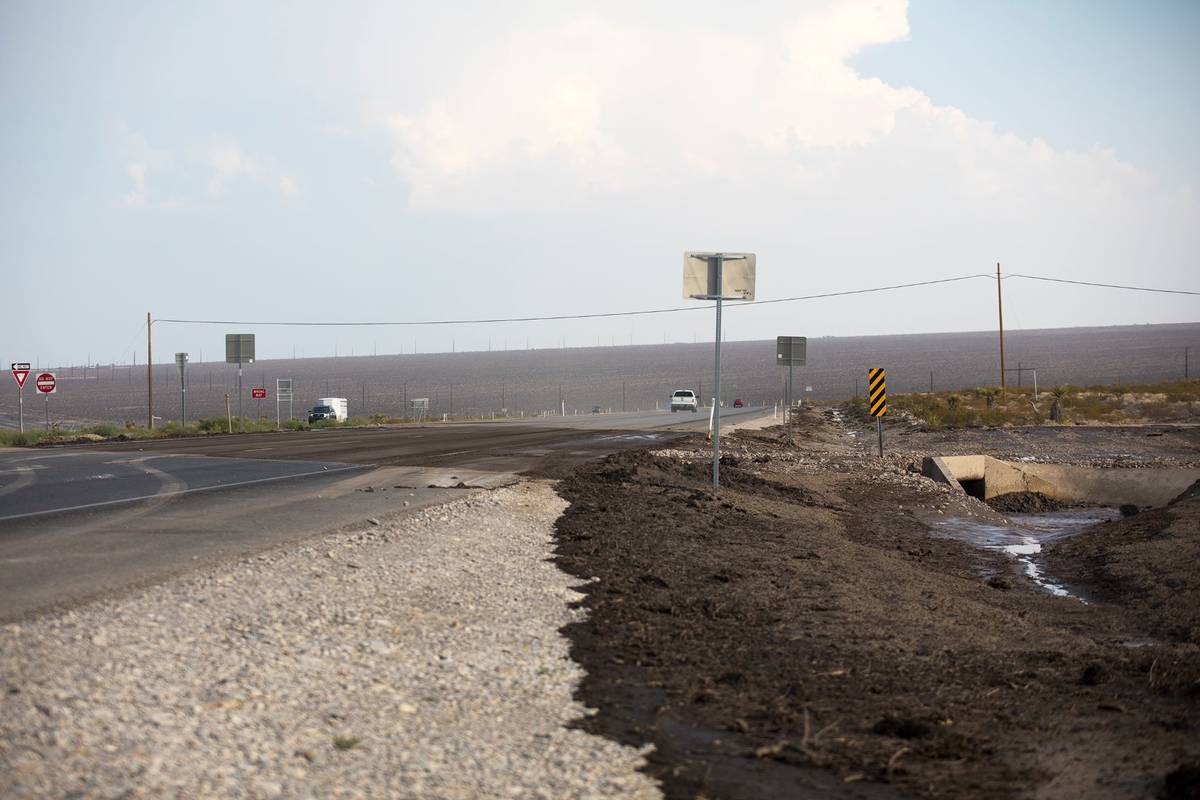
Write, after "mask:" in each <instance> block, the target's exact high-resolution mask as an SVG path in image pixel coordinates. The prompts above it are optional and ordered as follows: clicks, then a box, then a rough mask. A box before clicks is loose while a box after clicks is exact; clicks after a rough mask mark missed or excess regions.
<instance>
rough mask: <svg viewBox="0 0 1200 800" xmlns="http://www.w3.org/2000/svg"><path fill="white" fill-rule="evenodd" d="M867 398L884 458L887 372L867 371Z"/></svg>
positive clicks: (880, 453) (877, 368) (881, 370)
mask: <svg viewBox="0 0 1200 800" xmlns="http://www.w3.org/2000/svg"><path fill="white" fill-rule="evenodd" d="M867 398H868V401H867V403H868V408H870V410H871V416H872V417H874V418H875V430H876V432H877V433H878V434H879V457H880V458H883V415H884V414H886V413H887V372H886V371H884V370H883V369H881V368H879V367H872V368H871V369H869V370H867Z"/></svg>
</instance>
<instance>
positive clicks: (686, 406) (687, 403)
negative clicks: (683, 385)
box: [671, 389, 699, 414]
mask: <svg viewBox="0 0 1200 800" xmlns="http://www.w3.org/2000/svg"><path fill="white" fill-rule="evenodd" d="M698 410H699V403H698V402H697V400H696V393H695V392H693V391H692V390H691V389H676V390H675V391H674V392H673V393H672V394H671V413H675V412H676V411H691V412H692V413H693V414H694V413H696V411H698Z"/></svg>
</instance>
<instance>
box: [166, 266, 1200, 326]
mask: <svg viewBox="0 0 1200 800" xmlns="http://www.w3.org/2000/svg"><path fill="white" fill-rule="evenodd" d="M975 278H986V279H988V280H995V279H996V276H995V275H990V274H986V273H972V274H969V275H958V276H955V277H952V278H937V279H934V280H928V281H914V282H912V283H895V284H889V285H887V286H872V287H869V288H866V289H845V290H841V291H836V292H820V293H817V294H804V295H796V296H794V297H779V298H774V299H771V300H748V301H739V302H736V303H734V304H732V305H730V306H729V308H730V309H735V308H739V307H743V306H763V305H773V304H776V303H795V302H799V301H802V300H821V299H825V298H830V297H848V296H851V295H862V294H873V293H876V292H890V291H895V290H898V289H913V288H917V287H921V286H934V285H937V284H945V283H956V282H959V281H967V280H973V279H975ZM1008 278H1027V279H1029V280H1035V281H1049V282H1052V283H1064V284H1073V285H1076V286H1094V287H1101V288H1106V289H1126V290H1130V291H1137V292H1155V293H1159V294H1178V295H1189V296H1200V292H1198V291H1187V290H1184V289H1158V288H1149V287H1145V286H1128V285H1123V284H1116V283H1098V282H1095V281H1079V280H1070V279H1067V278H1051V277H1047V276H1043V275H1027V274H1023V273H1017V272H1010V273H1008V274H1006V275H1003V276H1002V279H1008ZM706 308H709V306H708V305H692V306H674V307H671V308H651V309H642V310H639V311H602V312H595V313H591V314H546V315H540V316H527V317H482V318H477V319H435V320H367V321H362V322H329V321H292V320H227V319H174V318H160V319H155V320H153V322H155V323H158V322H164V323H174V324H182V325H260V326H274V327H312V328H330V327H340V328H369V327H394V326H408V327H419V326H425V325H492V324H502V323H511V322H555V321H563V320H573V319H604V318H614V317H639V316H650V315H654V314H677V313H680V312H686V311H701V310H704V309H706Z"/></svg>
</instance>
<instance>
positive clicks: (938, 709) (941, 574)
mask: <svg viewBox="0 0 1200 800" xmlns="http://www.w3.org/2000/svg"><path fill="white" fill-rule="evenodd" d="M850 432H851V431H850V430H849V429H847V428H845V427H843V426H841V424H840V423H839V422H838V421H837V419H835V418H832V417H829V416H825V417H823V416H822V415H820V414H818V413H815V412H812V411H809V412H806V413H805V414H803V415H802V416H801V419H800V422H799V424H798V426H797V429H796V431H795V435H796V437H797V439H796V440H797V442H799V444H797V445H792V444H790V443H789V442H788V437H787V436H786V435H785V434H783V433H782V432H781V431H780V430H778V429H775V430H768V431H763V432H743V433H739V434H736V435H735V436H733V437H731V439H730V441H729V442H727V443H726V446H727V451H728V453H729V457H728V458H727V459H726V466H725V467H724V468H723V470H722V478H723V488H722V491H721V492H720V493H719V494H716V495H715V494H713V492H712V491H711V490H710V488H709V487H708V485H707V484H708V478H709V466H708V464H707V463H705V462H704V450H705V447H706V445H705V443H704V442H703V440H702V439H697V440H694V441H692V442H690V443H685V444H684V445H680V446H679V447H678V449H676V450H674V451H671V452H670V453H665V454H657V455H656V454H654V453H650V452H630V453H624V454H621V455H617V456H613V457H611V458H609V459H608V460H606V461H605V462H603V463H600V464H593V465H589V466H585V467H583V468H580V469H579V470H578V471H577V472H576V473H575V474H574V475H573V476H571V477H569V478H567V479H565V480H564V481H563V482H562V484H561V487H560V492H561V493H562V494H563V496H564V497H566V498H567V499H568V500H569V501H570V503H571V506H570V508H569V510H568V513H567V514H566V515H565V516H564V517H563V518H562V519H561V520H560V521H559V524H558V541H559V549H558V553H559V562H560V564H561V565H562V566H563V568H565V569H567V570H568V571H570V572H572V573H573V574H575V575H577V576H578V577H580V578H585V579H588V580H590V581H591V582H590V583H588V585H587V587H586V590H585V591H586V593H587V599H586V600H585V605H586V607H587V609H588V610H589V612H590V613H589V615H588V616H587V618H586V621H584V622H580V623H576V624H573V625H571V626H569V628H568V629H567V633H568V634H569V636H570V637H571V640H572V642H573V647H572V657H573V658H574V659H575V660H577V661H578V662H580V663H581V664H582V665H583V666H584V667H585V669H586V670H587V673H588V674H587V677H586V679H585V680H584V682H583V684H582V686H581V689H580V695H581V699H582V700H583V701H584V702H585V703H586V704H587V705H589V706H592V707H595V708H597V709H599V713H598V714H597V715H595V716H594V717H589V718H587V719H585V720H583V721H582V722H581V723H580V724H581V725H582V726H583V727H585V728H586V729H588V730H589V731H593V732H598V733H603V734H605V735H607V736H610V737H612V738H614V739H616V740H618V741H621V742H623V743H627V744H635V745H643V744H652V745H654V747H655V749H654V751H653V752H652V753H651V755H650V766H649V770H650V771H651V772H652V773H653V774H654V775H655V776H656V777H658V778H659V779H661V780H662V781H663V782H664V786H665V789H666V793H667V795H668V796H669V797H679V798H683V797H698V796H701V795H702V796H704V797H709V798H715V797H727V798H742V797H744V798H771V797H780V798H782V797H896V796H903V797H909V796H915V797H965V798H1007V797H1019V796H1029V795H1033V794H1035V793H1036V794H1037V795H1038V796H1040V797H1062V798H1075V797H1085V796H1086V797H1099V798H1107V797H1113V798H1116V797H1131V798H1132V797H1145V796H1153V795H1154V794H1155V793H1161V792H1165V791H1166V790H1167V788H1166V787H1167V786H1168V783H1167V778H1168V776H1174V777H1172V778H1171V780H1172V781H1173V782H1174V783H1172V784H1171V785H1179V786H1183V787H1185V790H1186V787H1187V786H1188V785H1189V784H1188V780H1189V779H1188V778H1187V775H1189V774H1190V773H1188V772H1186V771H1183V772H1180V771H1179V770H1180V769H1181V768H1185V770H1186V768H1187V765H1189V764H1192V763H1194V762H1196V761H1198V760H1200V723H1198V722H1197V720H1198V719H1200V702H1198V701H1200V698H1198V697H1197V696H1196V694H1195V693H1194V692H1192V691H1191V688H1190V687H1189V685H1188V684H1187V683H1186V680H1182V679H1181V678H1180V676H1181V675H1184V674H1185V673H1186V669H1187V668H1188V665H1189V664H1193V665H1194V664H1196V663H1200V662H1197V655H1196V650H1195V648H1193V649H1192V650H1191V651H1187V650H1186V649H1183V650H1181V649H1180V646H1178V645H1165V644H1160V643H1157V642H1154V641H1150V642H1148V643H1147V642H1146V641H1145V640H1146V639H1147V638H1148V637H1147V631H1146V630H1145V626H1144V625H1143V624H1142V621H1141V618H1140V617H1139V616H1138V615H1137V614H1135V613H1132V612H1130V611H1127V610H1126V609H1124V608H1122V607H1119V606H1115V605H1110V604H1091V605H1085V604H1083V603H1081V602H1079V601H1077V600H1074V599H1070V598H1056V597H1052V596H1050V595H1048V594H1046V593H1044V592H1042V591H1040V590H1038V589H1037V588H1036V587H1035V586H1033V585H1032V584H1030V583H1029V582H1028V581H1026V580H1025V579H1024V577H1023V576H1022V575H1021V574H1020V573H1019V572H1018V570H1017V569H1016V566H1015V564H1014V563H1013V562H1012V561H1010V560H1009V559H1007V557H1006V556H1004V555H1003V554H1000V553H994V552H985V551H982V550H978V549H975V548H972V547H970V546H969V545H966V544H962V543H959V542H957V541H953V540H950V539H947V538H938V537H934V536H931V535H930V530H929V528H928V526H927V524H926V521H927V520H929V519H930V518H933V519H937V518H941V517H944V516H948V515H972V516H975V517H977V518H984V519H996V518H997V516H996V512H994V511H992V510H991V509H989V508H987V507H986V506H984V505H983V504H982V503H979V502H977V501H975V500H973V499H971V498H965V497H963V496H961V495H957V496H956V495H953V494H951V493H950V491H949V490H948V489H946V488H945V487H942V486H940V485H938V484H935V483H933V482H932V481H928V480H926V479H924V478H922V477H920V476H918V475H915V474H913V473H912V472H910V471H909V469H908V464H907V461H908V458H907V457H906V456H905V455H890V456H889V457H888V458H887V459H883V460H880V459H877V458H872V457H869V456H866V455H865V452H864V450H865V448H863V447H862V445H861V444H860V438H859V437H851V436H849V433H850ZM1133 519H1137V518H1133ZM997 574H999V575H1002V576H1003V577H1004V579H1003V580H996V579H995V576H996V575H997ZM985 575H990V576H992V579H991V581H990V583H989V581H987V580H985V579H984V577H983V576H985ZM592 579H594V580H592ZM1133 640H1137V641H1138V643H1139V644H1145V646H1139V647H1130V646H1127V645H1128V643H1130V642H1131V641H1133ZM1189 659H1190V661H1189ZM1166 661H1170V663H1171V664H1172V665H1174V666H1172V668H1171V670H1168V672H1170V673H1171V674H1170V675H1166V676H1164V670H1163V665H1164V663H1165V662H1166ZM1181 796H1186V795H1181Z"/></svg>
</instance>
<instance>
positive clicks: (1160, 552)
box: [1047, 482, 1200, 694]
mask: <svg viewBox="0 0 1200 800" xmlns="http://www.w3.org/2000/svg"><path fill="white" fill-rule="evenodd" d="M1047 555H1048V564H1049V566H1050V568H1051V569H1052V570H1053V571H1054V572H1055V574H1058V575H1061V576H1063V577H1064V578H1065V579H1066V580H1068V581H1070V582H1076V583H1081V584H1086V585H1088V586H1089V587H1091V591H1092V592H1093V594H1094V595H1095V596H1096V597H1097V598H1098V599H1102V600H1105V601H1107V602H1111V603H1118V604H1120V605H1121V606H1123V607H1125V608H1127V609H1128V610H1129V612H1130V614H1132V615H1133V616H1135V617H1136V618H1137V620H1138V624H1139V625H1140V627H1141V628H1142V629H1143V630H1145V631H1146V632H1147V633H1149V634H1151V635H1153V636H1154V637H1156V638H1159V639H1163V640H1165V641H1169V642H1178V643H1180V644H1186V645H1191V646H1193V647H1200V572H1197V570H1196V567H1197V565H1200V482H1197V483H1196V484H1195V485H1193V486H1192V487H1191V488H1190V489H1188V490H1187V491H1186V492H1184V493H1183V494H1182V495H1181V496H1180V497H1179V498H1178V499H1176V500H1175V501H1174V502H1172V503H1170V504H1169V505H1168V506H1167V507H1166V508H1156V509H1151V510H1150V511H1146V512H1143V513H1140V514H1137V515H1135V516H1132V517H1127V518H1125V519H1121V520H1115V521H1113V522H1109V523H1104V524H1102V525H1097V526H1096V527H1095V528H1093V529H1091V530H1090V531H1089V532H1088V535H1086V536H1076V537H1073V538H1071V539H1067V540H1065V541H1063V542H1061V543H1059V544H1057V545H1056V546H1055V547H1053V548H1052V549H1050V550H1049V551H1048V553H1047ZM1191 688H1192V690H1193V692H1195V693H1197V694H1200V670H1198V671H1197V673H1196V674H1195V675H1194V676H1193V683H1192V687H1191Z"/></svg>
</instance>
